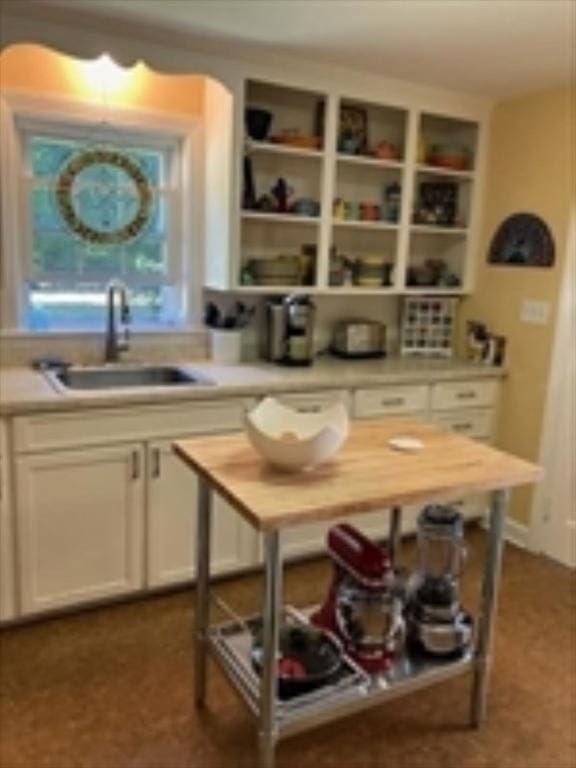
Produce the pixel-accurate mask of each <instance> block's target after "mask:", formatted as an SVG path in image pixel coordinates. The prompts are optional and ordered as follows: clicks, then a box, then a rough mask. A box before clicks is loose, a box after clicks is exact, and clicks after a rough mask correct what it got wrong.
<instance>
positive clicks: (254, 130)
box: [244, 107, 272, 141]
mask: <svg viewBox="0 0 576 768" xmlns="http://www.w3.org/2000/svg"><path fill="white" fill-rule="evenodd" d="M244 119H245V122H246V131H247V132H248V136H250V138H251V139H254V141H264V139H265V138H266V136H268V131H269V130H270V124H271V123H272V112H268V110H267V109H260V108H258V107H246V111H245V113H244Z"/></svg>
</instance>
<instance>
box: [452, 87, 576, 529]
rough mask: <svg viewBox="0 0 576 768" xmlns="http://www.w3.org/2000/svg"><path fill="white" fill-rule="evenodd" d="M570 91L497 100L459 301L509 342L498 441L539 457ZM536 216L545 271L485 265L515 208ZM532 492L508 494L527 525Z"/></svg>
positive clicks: (468, 315) (568, 151) (563, 219)
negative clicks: (532, 311) (545, 236)
mask: <svg viewBox="0 0 576 768" xmlns="http://www.w3.org/2000/svg"><path fill="white" fill-rule="evenodd" d="M575 99H576V94H575V92H574V91H573V90H570V89H567V88H566V89H559V90H552V91H545V92H543V93H535V94H530V95H527V96H523V97H522V98H518V99H514V100H512V101H507V102H504V103H502V104H500V105H498V106H497V107H496V108H495V110H494V112H493V116H492V120H491V126H490V149H489V155H488V168H487V179H486V188H485V201H484V206H483V211H484V213H483V226H482V230H481V240H480V247H479V249H478V265H477V273H476V275H477V278H476V290H475V293H474V295H473V296H472V297H471V298H469V299H467V300H466V301H465V302H464V303H463V311H462V317H461V320H462V327H464V323H465V321H466V320H467V319H476V320H480V321H482V322H485V323H487V324H488V326H489V328H490V329H491V330H492V331H493V332H495V333H498V334H502V335H503V336H506V338H507V341H508V346H507V357H506V366H507V368H508V370H509V377H508V379H507V380H506V382H505V384H504V387H503V397H502V401H501V409H500V419H499V428H498V438H497V440H498V445H499V446H500V447H501V448H503V449H504V450H509V451H511V452H512V453H516V454H518V455H519V456H523V457H524V458H527V459H532V460H535V459H537V458H538V452H539V446H540V433H541V428H542V419H543V411H544V404H545V394H546V388H547V384H548V376H549V367H550V360H551V348H552V341H553V337H554V326H555V315H556V307H557V301H558V295H559V286H560V282H561V280H562V266H563V262H564V256H565V250H566V235H567V227H568V214H569V207H570V204H571V203H572V204H573V202H574V199H575V184H576V180H575V168H576V156H575V140H576V121H575V113H576V101H575ZM520 211H525V212H532V213H536V214H538V215H539V216H541V217H542V218H543V219H544V220H545V221H546V222H547V223H548V225H549V227H550V228H551V230H552V233H553V236H554V240H555V243H556V263H555V265H554V267H553V268H551V269H542V268H518V267H502V266H490V265H488V264H487V263H486V254H487V251H488V247H489V244H490V240H491V238H492V235H493V234H494V232H495V230H496V228H497V227H498V225H499V224H500V222H501V221H502V220H503V219H504V218H505V217H506V216H508V215H509V214H511V213H515V212H520ZM524 299H539V300H543V301H547V302H550V305H551V316H550V320H549V322H548V324H547V325H545V326H536V325H528V324H526V323H524V322H521V320H520V310H521V305H522V301H523V300H524ZM531 497H532V493H531V491H530V489H521V490H518V491H516V492H515V493H514V496H513V500H512V508H511V514H512V516H513V517H514V518H515V519H516V520H517V521H519V522H521V523H528V522H529V515H530V504H531Z"/></svg>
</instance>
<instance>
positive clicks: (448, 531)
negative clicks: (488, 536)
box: [406, 505, 472, 656]
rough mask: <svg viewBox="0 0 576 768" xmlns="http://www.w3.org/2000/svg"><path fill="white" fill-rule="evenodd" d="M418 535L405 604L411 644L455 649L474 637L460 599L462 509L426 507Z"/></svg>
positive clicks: (430, 651) (436, 651)
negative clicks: (406, 602)
mask: <svg viewBox="0 0 576 768" xmlns="http://www.w3.org/2000/svg"><path fill="white" fill-rule="evenodd" d="M417 536H418V568H417V570H416V573H415V574H414V576H413V577H412V578H411V583H410V585H409V599H408V606H407V610H406V619H407V627H408V641H409V644H410V646H411V647H412V648H413V649H414V650H415V651H418V652H421V653H424V654H425V655H429V656H454V655H459V654H461V653H462V652H463V651H465V650H466V648H468V647H469V645H470V643H471V640H472V619H471V618H470V616H469V614H468V613H466V612H465V611H464V610H463V609H462V605H461V603H460V576H461V575H462V568H463V563H464V560H465V556H466V546H465V543H464V522H463V519H462V515H461V514H460V513H459V512H458V511H457V510H456V509H454V507H449V506H443V505H430V506H428V507H425V508H424V509H423V510H422V512H421V513H420V516H419V517H418V534H417Z"/></svg>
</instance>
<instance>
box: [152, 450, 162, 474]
mask: <svg viewBox="0 0 576 768" xmlns="http://www.w3.org/2000/svg"><path fill="white" fill-rule="evenodd" d="M161 471H162V470H161V464H160V448H153V449H152V477H160V472H161Z"/></svg>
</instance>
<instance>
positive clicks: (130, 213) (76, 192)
mask: <svg viewBox="0 0 576 768" xmlns="http://www.w3.org/2000/svg"><path fill="white" fill-rule="evenodd" d="M52 114H53V113H52ZM130 118H131V124H130V126H128V125H117V124H116V122H114V124H113V125H112V124H111V121H108V120H107V121H106V122H104V121H102V120H100V121H97V122H94V121H93V120H90V119H87V120H81V121H79V120H78V119H77V118H76V119H74V120H70V121H69V122H68V121H66V120H65V119H63V120H54V119H53V118H52V119H50V118H48V119H46V118H43V119H38V118H37V117H33V118H31V117H30V116H27V115H24V116H19V115H18V114H17V113H16V112H15V114H14V131H13V135H14V139H15V142H16V144H17V149H18V152H17V155H18V160H19V162H18V164H17V165H18V168H17V169H16V168H15V167H14V166H15V163H14V158H13V157H12V158H11V160H10V162H11V165H12V168H13V171H15V173H14V176H13V179H12V181H13V182H16V174H17V184H18V187H19V189H20V195H19V196H18V197H19V201H20V206H19V210H18V212H17V214H18V215H17V219H18V226H12V228H13V229H14V230H16V231H15V233H14V234H15V235H16V238H15V240H13V243H14V244H15V245H16V248H17V252H18V254H19V258H18V259H17V260H16V261H17V263H16V264H15V265H14V264H13V265H12V267H13V269H12V272H13V275H12V280H11V281H10V282H11V283H12V285H14V286H15V292H14V293H15V295H17V299H18V301H17V302H15V304H17V307H15V310H14V311H13V315H15V316H16V317H15V318H14V319H13V320H12V322H11V323H10V325H12V327H14V326H17V327H19V328H20V329H21V330H24V331H30V332H39V333H42V332H49V331H75V330H77V331H90V330H98V331H99V330H101V329H102V327H103V323H104V315H105V302H106V287H107V285H108V283H109V282H110V281H111V280H113V279H120V280H122V281H123V282H124V283H125V284H126V286H127V287H128V290H129V295H130V305H131V310H132V311H131V314H132V324H133V326H134V327H136V328H140V329H149V330H169V329H172V328H174V329H176V328H179V327H182V326H184V325H185V324H186V321H187V309H188V307H189V303H190V301H189V294H190V291H189V290H188V288H187V283H188V284H189V283H190V282H191V281H194V270H193V269H192V267H193V264H192V263H191V260H192V253H191V250H192V249H191V248H190V244H191V242H192V241H193V239H194V234H195V233H191V232H189V231H188V232H187V230H188V228H189V227H190V223H189V222H188V223H187V222H185V221H184V211H188V212H190V211H191V208H192V207H193V203H194V201H193V200H192V199H191V198H192V195H191V190H190V188H189V184H187V183H186V182H187V179H188V178H190V177H191V176H192V171H193V170H194V164H192V163H191V159H192V157H191V154H192V153H191V148H190V143H191V142H190V134H189V133H187V134H182V130H181V127H180V130H179V131H178V132H170V131H166V129H165V128H164V129H154V128H153V129H152V130H151V129H150V127H149V126H148V125H147V126H146V128H143V127H140V126H136V128H135V126H134V115H133V114H131V115H130ZM143 122H144V121H143ZM188 127H189V126H188ZM189 164H190V165H191V166H192V167H191V168H189V167H188V165H189ZM3 216H4V217H6V211H4V213H3ZM189 218H190V217H189ZM5 221H6V218H5ZM8 221H10V220H8ZM186 234H188V237H187V236H186ZM197 282H198V284H199V280H198V281H197Z"/></svg>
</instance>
